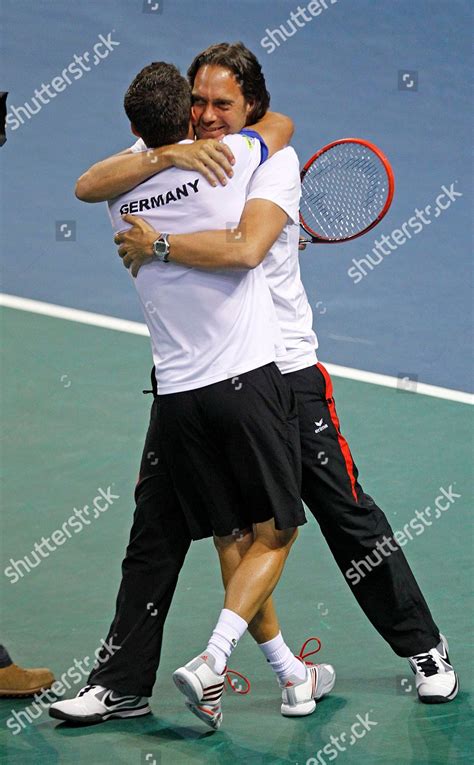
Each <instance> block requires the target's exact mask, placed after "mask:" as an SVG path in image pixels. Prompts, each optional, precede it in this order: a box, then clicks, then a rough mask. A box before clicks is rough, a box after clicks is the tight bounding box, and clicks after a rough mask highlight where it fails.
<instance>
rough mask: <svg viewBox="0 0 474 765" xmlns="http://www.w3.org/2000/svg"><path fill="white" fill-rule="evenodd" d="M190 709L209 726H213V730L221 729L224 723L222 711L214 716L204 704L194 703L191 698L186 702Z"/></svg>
mask: <svg viewBox="0 0 474 765" xmlns="http://www.w3.org/2000/svg"><path fill="white" fill-rule="evenodd" d="M184 703H185V704H186V706H187V708H188V709H189V711H190V712H192V713H193V715H196V717H198V718H199V719H200V720H201V722H203V723H205V724H206V725H208V726H209V728H212V730H219V728H220V727H221V725H222V712H220V713H219V714H218V715H217V716H214V715H213V714H212V712H211V713H208V712H206V711H205V709H206V708H205V707H204V705H203V704H192V703H191V702H190V701H189V699H186V701H185V702H184Z"/></svg>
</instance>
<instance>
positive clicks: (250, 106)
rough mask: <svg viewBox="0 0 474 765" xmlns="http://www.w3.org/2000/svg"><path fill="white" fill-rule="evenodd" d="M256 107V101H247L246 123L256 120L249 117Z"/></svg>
mask: <svg viewBox="0 0 474 765" xmlns="http://www.w3.org/2000/svg"><path fill="white" fill-rule="evenodd" d="M254 107H255V101H246V102H245V111H246V122H245V124H246V125H250V124H252V122H254V120H253V119H252V120H249V117H251V116H252V112H253V110H254Z"/></svg>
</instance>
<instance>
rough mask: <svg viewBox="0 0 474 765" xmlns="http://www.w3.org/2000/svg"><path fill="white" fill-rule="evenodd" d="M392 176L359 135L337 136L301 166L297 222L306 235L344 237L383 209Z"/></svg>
mask: <svg viewBox="0 0 474 765" xmlns="http://www.w3.org/2000/svg"><path fill="white" fill-rule="evenodd" d="M394 189H395V181H394V176H393V171H392V168H391V167H390V162H389V161H388V159H387V157H386V156H385V155H384V154H382V152H381V151H380V149H379V148H377V146H375V145H374V144H373V143H369V141H363V140H361V139H360V138H341V139H340V140H339V141H333V142H332V143H330V144H328V145H327V146H325V147H324V148H323V149H320V150H319V151H318V152H316V154H315V155H314V156H313V157H311V159H310V160H308V162H307V163H306V165H305V166H304V167H303V170H302V171H301V203H300V224H301V227H302V228H303V229H304V231H305V232H306V234H308V235H309V237H310V239H301V240H300V242H308V243H317V242H326V243H328V244H330V243H335V242H348V241H350V240H351V239H355V238H356V237H358V236H362V234H365V233H367V231H370V229H371V228H373V227H374V226H376V225H377V223H380V221H381V220H382V218H383V217H384V215H386V213H387V211H388V209H389V207H390V205H391V203H392V199H393V192H394Z"/></svg>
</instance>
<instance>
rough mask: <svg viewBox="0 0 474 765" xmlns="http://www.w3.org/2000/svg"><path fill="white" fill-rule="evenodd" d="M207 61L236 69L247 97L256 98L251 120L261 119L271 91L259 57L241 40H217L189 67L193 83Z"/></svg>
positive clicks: (268, 103) (250, 99) (243, 92)
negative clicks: (227, 41)
mask: <svg viewBox="0 0 474 765" xmlns="http://www.w3.org/2000/svg"><path fill="white" fill-rule="evenodd" d="M206 64H208V65H211V66H222V67H225V68H226V69H230V71H231V72H233V73H234V75H235V77H236V79H237V81H238V83H239V85H240V88H241V90H242V94H243V96H244V98H245V100H246V101H247V102H248V101H254V102H255V104H254V107H253V109H252V111H251V112H250V114H249V117H248V120H247V124H249V125H251V124H253V123H254V122H258V120H260V119H261V118H262V117H263V116H264V115H265V113H266V112H267V110H268V107H269V106H270V93H269V92H268V90H267V87H266V83H265V77H264V76H263V72H262V67H261V64H260V63H259V61H258V59H257V57H256V56H255V55H254V54H253V53H252V51H251V50H249V49H248V48H246V47H245V45H244V44H243V43H241V42H236V43H226V42H224V43H217V44H216V45H211V46H210V47H209V48H206V50H203V51H202V53H199V54H198V55H197V56H196V58H195V59H194V61H193V62H192V64H191V66H190V67H189V69H188V79H189V82H190V84H191V87H193V85H194V80H195V78H196V74H197V72H198V70H199V69H200V68H201V67H202V66H205V65H206Z"/></svg>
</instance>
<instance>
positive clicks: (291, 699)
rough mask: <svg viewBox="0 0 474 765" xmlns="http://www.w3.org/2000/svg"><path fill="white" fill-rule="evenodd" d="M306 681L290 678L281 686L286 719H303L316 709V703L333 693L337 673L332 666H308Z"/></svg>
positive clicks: (282, 708) (282, 705)
mask: <svg viewBox="0 0 474 765" xmlns="http://www.w3.org/2000/svg"><path fill="white" fill-rule="evenodd" d="M306 672H307V675H306V679H305V680H300V679H299V678H297V677H290V678H289V679H288V680H287V682H286V683H285V685H283V686H280V687H281V689H282V692H281V700H282V704H281V713H282V715H284V716H285V717H303V716H304V715H310V714H312V713H313V712H314V710H315V709H316V701H318V700H319V699H322V697H323V696H326V694H327V693H329V692H330V691H332V689H333V688H334V683H335V682H336V671H335V669H334V667H333V666H332V665H331V664H311V665H309V664H307V665H306Z"/></svg>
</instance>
